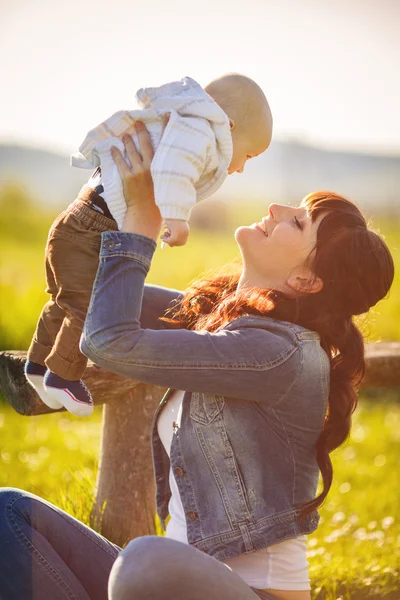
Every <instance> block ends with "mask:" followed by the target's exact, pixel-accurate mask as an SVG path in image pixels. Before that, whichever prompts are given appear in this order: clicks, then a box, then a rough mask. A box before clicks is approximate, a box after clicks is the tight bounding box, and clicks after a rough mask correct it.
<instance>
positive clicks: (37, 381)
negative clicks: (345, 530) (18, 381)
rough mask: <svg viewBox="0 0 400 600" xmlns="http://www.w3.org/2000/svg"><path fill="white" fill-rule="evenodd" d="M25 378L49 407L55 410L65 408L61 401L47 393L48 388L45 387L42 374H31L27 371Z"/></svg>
mask: <svg viewBox="0 0 400 600" xmlns="http://www.w3.org/2000/svg"><path fill="white" fill-rule="evenodd" d="M25 378H26V380H27V381H28V383H29V384H30V385H31V387H33V389H34V390H35V392H36V393H37V395H38V396H39V398H40V399H41V401H42V402H43V404H45V405H46V406H48V407H49V408H52V409H53V410H59V409H60V408H63V405H62V404H61V402H59V401H58V400H57V399H55V398H51V397H49V395H48V394H47V392H46V388H45V387H44V383H43V376H42V375H29V374H27V373H25Z"/></svg>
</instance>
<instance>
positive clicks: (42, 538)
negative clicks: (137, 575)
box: [0, 488, 120, 600]
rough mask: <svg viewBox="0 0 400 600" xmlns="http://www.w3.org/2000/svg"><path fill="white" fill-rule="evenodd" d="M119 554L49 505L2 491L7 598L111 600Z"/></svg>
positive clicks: (1, 550)
mask: <svg viewBox="0 0 400 600" xmlns="http://www.w3.org/2000/svg"><path fill="white" fill-rule="evenodd" d="M119 551H120V548H118V546H115V545H114V544H111V542H109V541H108V540H106V539H105V538H103V537H102V536H101V535H99V534H98V533H96V532H95V531H93V530H92V529H90V528H89V527H86V526H85V525H83V523H80V521H77V520H76V519H74V518H73V517H71V516H70V515H68V514H67V513H65V512H64V511H62V510H60V509H59V508H57V507H55V506H53V505H52V504H50V503H49V502H45V501H44V500H42V499H41V498H38V497H37V496H34V495H33V494H29V493H28V492H23V491H21V490H17V489H12V488H3V489H1V490H0V557H1V560H0V598H1V600H67V599H68V600H91V599H96V600H107V597H108V596H107V583H108V576H109V573H110V571H111V567H112V565H113V563H114V561H115V559H116V558H117V556H118V553H119Z"/></svg>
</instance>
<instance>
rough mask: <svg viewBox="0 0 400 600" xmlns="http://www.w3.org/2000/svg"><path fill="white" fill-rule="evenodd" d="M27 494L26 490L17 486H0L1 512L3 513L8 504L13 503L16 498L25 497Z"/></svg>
mask: <svg viewBox="0 0 400 600" xmlns="http://www.w3.org/2000/svg"><path fill="white" fill-rule="evenodd" d="M25 494H26V492H24V491H23V490H19V489H17V488H11V487H3V488H0V513H1V514H3V513H4V511H5V510H6V508H7V507H8V506H10V505H11V504H13V502H14V501H15V500H19V499H20V498H23V497H24V496H25Z"/></svg>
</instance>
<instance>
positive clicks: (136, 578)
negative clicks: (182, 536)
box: [108, 536, 163, 600]
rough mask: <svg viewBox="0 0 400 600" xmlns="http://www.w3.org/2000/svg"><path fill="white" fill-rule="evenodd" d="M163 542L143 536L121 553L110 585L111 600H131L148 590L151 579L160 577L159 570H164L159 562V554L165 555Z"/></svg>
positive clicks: (113, 569)
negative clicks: (135, 595)
mask: <svg viewBox="0 0 400 600" xmlns="http://www.w3.org/2000/svg"><path fill="white" fill-rule="evenodd" d="M160 540H161V543H160ZM162 541H163V538H159V537H157V536H143V537H140V538H136V539H134V540H132V541H131V542H129V544H128V545H127V546H126V547H125V548H124V549H123V550H122V551H121V552H120V553H119V555H118V557H117V559H116V561H115V563H114V565H113V567H112V570H111V573H110V578H109V583H108V594H109V598H110V600H131V598H132V597H133V594H142V592H143V593H145V592H146V590H148V587H149V581H148V579H149V577H152V578H154V577H158V568H161V569H162V563H161V564H160V563H158V562H157V561H158V560H159V553H160V552H161V554H162V553H163V550H162ZM155 565H157V567H156V568H155ZM139 597H140V598H142V597H145V596H144V595H140V596H139Z"/></svg>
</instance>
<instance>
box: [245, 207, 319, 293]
mask: <svg viewBox="0 0 400 600" xmlns="http://www.w3.org/2000/svg"><path fill="white" fill-rule="evenodd" d="M321 218H322V217H321V216H320V217H319V218H317V219H316V220H315V221H314V222H312V221H311V217H310V216H309V215H308V213H307V209H306V207H305V206H302V205H300V206H299V207H296V208H294V207H291V206H284V205H281V204H271V205H270V207H269V211H268V215H267V216H266V217H264V218H263V219H262V220H261V221H260V222H258V223H253V225H250V226H247V227H246V226H244V227H239V228H238V229H237V230H236V232H235V239H236V241H237V243H238V245H239V248H240V251H241V254H242V258H243V274H242V278H241V284H242V285H243V284H246V285H249V286H257V287H266V288H269V289H278V290H281V291H284V292H288V291H289V290H290V289H291V290H292V291H304V290H303V289H301V288H302V285H303V284H304V283H305V280H306V279H308V280H309V279H310V277H311V278H312V277H313V273H312V252H313V250H314V248H315V246H316V242H317V230H318V225H319V222H320V221H321ZM293 288H294V290H293ZM313 291H314V290H313ZM315 291H318V290H315Z"/></svg>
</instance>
